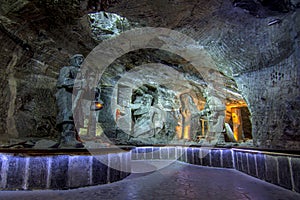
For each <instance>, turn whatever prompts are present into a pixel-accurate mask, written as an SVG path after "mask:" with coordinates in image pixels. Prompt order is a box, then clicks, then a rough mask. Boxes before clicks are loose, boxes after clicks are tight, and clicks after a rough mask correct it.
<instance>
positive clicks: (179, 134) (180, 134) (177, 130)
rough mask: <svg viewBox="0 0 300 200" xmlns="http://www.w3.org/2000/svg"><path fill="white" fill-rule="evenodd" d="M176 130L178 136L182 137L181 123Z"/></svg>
mask: <svg viewBox="0 0 300 200" xmlns="http://www.w3.org/2000/svg"><path fill="white" fill-rule="evenodd" d="M175 131H176V133H177V138H178V139H181V137H182V126H181V125H177V126H176V128H175Z"/></svg>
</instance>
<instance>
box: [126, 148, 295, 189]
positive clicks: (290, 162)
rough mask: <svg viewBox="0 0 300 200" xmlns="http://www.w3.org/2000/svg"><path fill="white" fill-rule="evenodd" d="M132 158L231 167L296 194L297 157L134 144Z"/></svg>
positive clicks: (242, 151)
mask: <svg viewBox="0 0 300 200" xmlns="http://www.w3.org/2000/svg"><path fill="white" fill-rule="evenodd" d="M131 159H132V160H148V159H150V160H151V159H152V160H158V159H161V160H179V161H182V162H186V163H190V164H195V165H201V166H209V167H221V168H233V169H236V170H238V171H241V172H244V173H246V174H249V175H251V176H254V177H256V178H259V179H261V180H264V181H267V182H270V183H273V184H276V185H279V186H281V187H284V188H287V189H289V190H292V191H295V192H299V193H300V156H296V155H292V154H283V153H272V152H263V151H254V150H253V151H252V150H242V149H222V148H203V147H201V148H198V147H195V148H193V147H138V148H136V149H133V150H132V154H131Z"/></svg>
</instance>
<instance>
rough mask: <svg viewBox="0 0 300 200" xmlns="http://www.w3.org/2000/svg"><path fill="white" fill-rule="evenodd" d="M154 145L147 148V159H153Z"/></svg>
mask: <svg viewBox="0 0 300 200" xmlns="http://www.w3.org/2000/svg"><path fill="white" fill-rule="evenodd" d="M152 152H153V147H149V148H146V159H147V160H148V159H150V160H151V159H152V158H153V153H152Z"/></svg>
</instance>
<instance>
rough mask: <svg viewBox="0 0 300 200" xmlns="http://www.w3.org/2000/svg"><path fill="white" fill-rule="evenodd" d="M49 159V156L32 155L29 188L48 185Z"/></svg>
mask: <svg viewBox="0 0 300 200" xmlns="http://www.w3.org/2000/svg"><path fill="white" fill-rule="evenodd" d="M48 161H49V159H48V158H47V157H32V158H30V159H29V169H28V170H29V172H28V189H39V188H46V187H47V178H48Z"/></svg>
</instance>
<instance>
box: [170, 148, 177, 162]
mask: <svg viewBox="0 0 300 200" xmlns="http://www.w3.org/2000/svg"><path fill="white" fill-rule="evenodd" d="M169 159H170V160H175V159H177V157H176V148H175V147H169Z"/></svg>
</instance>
